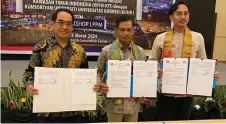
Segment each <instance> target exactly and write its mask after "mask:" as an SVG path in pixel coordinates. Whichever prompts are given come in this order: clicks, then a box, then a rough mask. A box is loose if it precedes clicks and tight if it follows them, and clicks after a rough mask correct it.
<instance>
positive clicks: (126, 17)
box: [116, 15, 134, 28]
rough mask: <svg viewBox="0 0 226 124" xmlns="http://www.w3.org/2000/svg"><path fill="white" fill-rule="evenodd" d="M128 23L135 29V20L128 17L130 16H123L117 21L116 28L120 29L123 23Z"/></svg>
mask: <svg viewBox="0 0 226 124" xmlns="http://www.w3.org/2000/svg"><path fill="white" fill-rule="evenodd" d="M127 21H131V22H132V25H133V27H134V20H133V18H132V17H130V16H128V15H122V16H120V17H119V18H118V19H117V20H116V28H118V26H119V24H120V23H121V22H127Z"/></svg>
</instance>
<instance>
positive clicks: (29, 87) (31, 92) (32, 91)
mask: <svg viewBox="0 0 226 124" xmlns="http://www.w3.org/2000/svg"><path fill="white" fill-rule="evenodd" d="M26 90H27V92H28V94H29V96H33V95H38V89H35V88H34V85H33V84H28V85H27V86H26Z"/></svg>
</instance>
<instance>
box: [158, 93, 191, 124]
mask: <svg viewBox="0 0 226 124" xmlns="http://www.w3.org/2000/svg"><path fill="white" fill-rule="evenodd" d="M192 102H193V98H192V97H181V98H175V97H169V96H165V95H162V94H159V95H158V100H157V103H156V106H157V119H158V120H159V121H171V120H188V119H189V115H190V110H191V106H192Z"/></svg>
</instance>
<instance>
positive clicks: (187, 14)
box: [175, 12, 190, 17]
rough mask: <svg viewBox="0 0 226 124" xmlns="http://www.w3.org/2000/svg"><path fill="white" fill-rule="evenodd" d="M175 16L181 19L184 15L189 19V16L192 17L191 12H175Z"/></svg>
mask: <svg viewBox="0 0 226 124" xmlns="http://www.w3.org/2000/svg"><path fill="white" fill-rule="evenodd" d="M175 15H176V16H179V17H181V16H182V15H184V17H187V16H189V15H190V13H189V12H184V13H183V12H175Z"/></svg>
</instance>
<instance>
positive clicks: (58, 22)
mask: <svg viewBox="0 0 226 124" xmlns="http://www.w3.org/2000/svg"><path fill="white" fill-rule="evenodd" d="M56 23H57V24H58V25H60V26H61V27H64V25H66V27H67V28H72V23H71V22H64V21H57V22H56Z"/></svg>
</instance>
